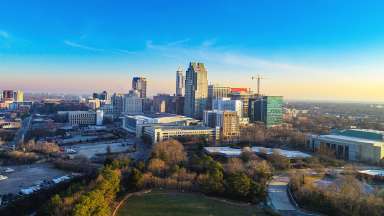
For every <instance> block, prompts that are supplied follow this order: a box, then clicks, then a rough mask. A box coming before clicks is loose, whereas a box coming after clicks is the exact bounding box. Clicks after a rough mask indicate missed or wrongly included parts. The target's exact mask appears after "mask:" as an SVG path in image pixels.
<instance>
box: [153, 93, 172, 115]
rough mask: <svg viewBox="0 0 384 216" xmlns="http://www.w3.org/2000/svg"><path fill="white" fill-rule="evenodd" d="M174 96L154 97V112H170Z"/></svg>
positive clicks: (159, 95) (160, 95) (161, 95)
mask: <svg viewBox="0 0 384 216" xmlns="http://www.w3.org/2000/svg"><path fill="white" fill-rule="evenodd" d="M171 100H172V96H171V95H169V94H157V95H156V96H153V111H154V112H169V105H170V103H171Z"/></svg>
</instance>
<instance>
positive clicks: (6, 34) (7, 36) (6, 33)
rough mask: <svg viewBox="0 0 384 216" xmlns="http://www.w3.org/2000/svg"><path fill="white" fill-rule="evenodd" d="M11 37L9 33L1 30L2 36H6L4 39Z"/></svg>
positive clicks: (0, 35)
mask: <svg viewBox="0 0 384 216" xmlns="http://www.w3.org/2000/svg"><path fill="white" fill-rule="evenodd" d="M9 37H10V35H9V33H8V32H6V31H4V30H0V38H4V39H8V38H9Z"/></svg>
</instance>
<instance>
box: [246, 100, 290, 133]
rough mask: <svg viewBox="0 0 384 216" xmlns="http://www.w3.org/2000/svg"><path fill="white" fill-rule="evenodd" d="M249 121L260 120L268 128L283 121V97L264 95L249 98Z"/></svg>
mask: <svg viewBox="0 0 384 216" xmlns="http://www.w3.org/2000/svg"><path fill="white" fill-rule="evenodd" d="M249 115H250V116H249V117H250V119H249V120H250V122H256V121H261V122H264V124H265V126H266V127H268V128H270V127H273V126H276V125H280V124H282V123H283V97H281V96H264V97H259V98H256V99H250V100H249Z"/></svg>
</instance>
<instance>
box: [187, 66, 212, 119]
mask: <svg viewBox="0 0 384 216" xmlns="http://www.w3.org/2000/svg"><path fill="white" fill-rule="evenodd" d="M207 99H208V79H207V70H206V69H205V66H204V64H203V63H197V62H191V63H190V64H189V68H188V70H187V72H186V80H185V101H184V114H185V115H186V116H189V117H193V118H197V119H202V117H203V112H204V110H205V109H206V106H207Z"/></svg>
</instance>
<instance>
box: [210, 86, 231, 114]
mask: <svg viewBox="0 0 384 216" xmlns="http://www.w3.org/2000/svg"><path fill="white" fill-rule="evenodd" d="M229 93H231V87H228V86H221V85H212V84H211V85H208V102H207V109H209V110H211V109H213V108H212V102H213V100H215V99H220V98H226V97H228V96H229Z"/></svg>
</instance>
